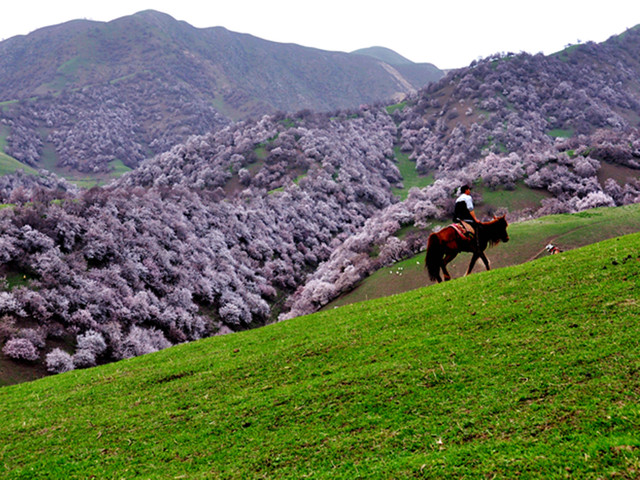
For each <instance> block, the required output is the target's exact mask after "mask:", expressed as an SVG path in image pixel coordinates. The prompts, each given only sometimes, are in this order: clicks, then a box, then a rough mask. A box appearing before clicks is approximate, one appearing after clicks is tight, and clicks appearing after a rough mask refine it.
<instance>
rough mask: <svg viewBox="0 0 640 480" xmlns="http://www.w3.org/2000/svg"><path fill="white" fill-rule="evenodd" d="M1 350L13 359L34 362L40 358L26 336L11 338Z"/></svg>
mask: <svg viewBox="0 0 640 480" xmlns="http://www.w3.org/2000/svg"><path fill="white" fill-rule="evenodd" d="M2 352H3V353H4V354H5V355H6V356H7V357H9V358H13V359H15V360H27V361H30V362H34V361H36V360H38V358H40V354H39V353H38V349H37V348H36V347H35V345H34V344H33V343H31V341H29V340H27V339H26V338H12V339H11V340H9V341H7V343H6V344H5V345H4V347H3V348H2Z"/></svg>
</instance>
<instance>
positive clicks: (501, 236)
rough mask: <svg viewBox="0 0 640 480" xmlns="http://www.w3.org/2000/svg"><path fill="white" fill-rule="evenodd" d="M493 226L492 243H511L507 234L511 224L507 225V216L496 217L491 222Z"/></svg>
mask: <svg viewBox="0 0 640 480" xmlns="http://www.w3.org/2000/svg"><path fill="white" fill-rule="evenodd" d="M489 223H490V224H491V225H492V229H491V230H492V234H491V237H492V239H491V242H493V243H498V242H504V243H506V242H508V241H509V234H508V233H507V227H508V226H509V224H508V223H507V218H506V215H503V216H501V217H496V216H495V215H494V216H493V220H492V221H491V222H489Z"/></svg>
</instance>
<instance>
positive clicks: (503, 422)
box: [0, 234, 640, 479]
mask: <svg viewBox="0 0 640 480" xmlns="http://www.w3.org/2000/svg"><path fill="white" fill-rule="evenodd" d="M639 249H640V234H634V235H630V236H627V237H622V238H616V239H612V240H608V241H606V242H604V243H602V244H596V245H592V246H589V247H585V248H583V249H578V250H574V251H571V252H566V253H563V254H561V255H557V256H553V257H546V258H542V259H539V260H537V261H535V262H530V263H528V264H525V265H520V266H516V267H511V268H505V269H500V270H494V271H492V272H483V273H480V274H477V275H473V276H470V277H466V278H462V279H457V280H454V281H452V282H449V283H446V284H441V285H435V286H431V287H428V288H424V289H420V290H415V291H412V292H408V293H406V294H402V295H396V296H392V297H388V298H384V299H379V300H374V301H371V302H366V303H361V304H355V305H350V306H347V307H343V308H341V309H339V310H333V311H329V312H321V313H319V314H315V315H313V316H309V317H300V318H296V319H293V320H290V321H287V322H282V323H279V324H275V325H271V326H268V327H265V328H262V329H258V330H253V331H248V332H243V333H238V334H234V335H228V336H225V337H218V338H212V339H207V340H203V341H199V342H195V343H191V344H185V345H181V346H178V347H174V348H171V349H168V350H165V351H162V352H158V353H156V354H152V355H147V356H143V357H139V358H136V359H132V360H129V361H124V362H120V363H116V364H111V365H107V366H104V367H99V368H95V369H91V370H84V371H78V372H71V373H69V374H63V375H59V376H55V377H48V378H45V379H42V380H38V381H36V382H32V383H25V384H21V385H16V386H11V387H4V388H2V389H0V417H1V418H3V422H2V423H1V424H0V476H2V477H3V478H29V479H35V478H65V479H66V478H92V477H93V476H95V477H96V478H190V479H194V478H196V479H197V478H246V479H249V478H304V477H310V478H331V479H336V478H345V479H347V478H348V479H352V478H576V479H577V478H580V479H583V478H594V479H595V478H612V477H614V476H615V477H619V478H637V477H638V475H640V438H639V437H638V435H637V432H638V428H639V427H640V425H639V424H640V415H639V414H640V412H639V409H640V407H639V404H638V402H637V399H638V395H639V394H640V376H639V375H638V371H639V369H640V351H639V350H638V344H639V342H640V329H639V328H638V323H637V322H638V315H639V314H640V307H639V305H638V294H637V292H638V288H640V276H639V274H640V255H639Z"/></svg>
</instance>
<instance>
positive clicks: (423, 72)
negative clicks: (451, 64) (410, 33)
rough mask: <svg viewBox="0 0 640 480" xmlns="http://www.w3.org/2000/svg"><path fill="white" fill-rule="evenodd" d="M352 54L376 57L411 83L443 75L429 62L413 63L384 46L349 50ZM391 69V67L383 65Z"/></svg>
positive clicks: (434, 78) (417, 83)
mask: <svg viewBox="0 0 640 480" xmlns="http://www.w3.org/2000/svg"><path fill="white" fill-rule="evenodd" d="M351 53H352V54H353V55H365V56H369V57H372V58H376V59H378V60H380V61H381V62H383V65H388V66H390V67H391V68H392V69H393V70H395V71H397V72H398V74H399V77H400V78H404V79H405V80H406V81H408V82H409V83H410V84H411V85H419V84H420V83H424V81H423V80H421V79H423V78H429V79H431V81H433V82H435V81H436V80H439V79H440V78H441V77H442V76H443V72H442V70H440V69H439V68H438V67H436V66H435V65H433V64H431V63H414V62H412V61H411V60H409V59H407V58H405V57H403V56H402V55H400V54H398V53H396V52H394V51H393V50H391V49H389V48H385V47H369V48H362V49H360V50H355V51H353V52H351ZM385 68H386V69H387V70H389V71H391V68H389V67H385Z"/></svg>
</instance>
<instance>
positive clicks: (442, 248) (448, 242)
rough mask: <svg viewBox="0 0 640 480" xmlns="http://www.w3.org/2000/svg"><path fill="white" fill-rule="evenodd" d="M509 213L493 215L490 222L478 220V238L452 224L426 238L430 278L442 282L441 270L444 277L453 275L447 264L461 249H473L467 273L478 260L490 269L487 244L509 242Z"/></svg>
mask: <svg viewBox="0 0 640 480" xmlns="http://www.w3.org/2000/svg"><path fill="white" fill-rule="evenodd" d="M508 225H509V224H508V223H507V219H506V216H505V215H503V216H501V217H493V220H491V221H490V222H480V223H477V224H476V226H477V232H476V235H477V240H476V239H475V238H469V237H468V236H466V235H464V233H461V232H459V230H458V229H457V228H456V227H454V226H453V225H449V226H448V227H445V228H443V229H442V230H440V231H438V232H434V233H432V234H431V235H429V239H428V240H427V255H426V262H425V267H426V269H427V271H428V272H429V278H431V280H433V281H437V282H438V283H439V282H441V281H442V277H441V276H440V270H442V273H443V276H444V280H445V281H446V280H451V275H450V274H449V272H448V271H447V265H448V264H449V262H451V260H453V259H454V258H455V257H456V255H458V253H460V252H471V253H472V254H473V255H472V256H471V262H469V268H467V273H466V274H465V276H466V275H469V274H470V273H471V271H472V270H473V267H474V265H475V264H476V261H477V260H478V259H481V260H482V262H483V263H484V266H485V267H486V269H487V270H491V267H490V265H489V260H488V259H487V257H486V256H485V254H484V251H485V250H486V248H487V246H493V245H496V244H497V243H499V242H508V241H509V234H508V233H507V226H508Z"/></svg>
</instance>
